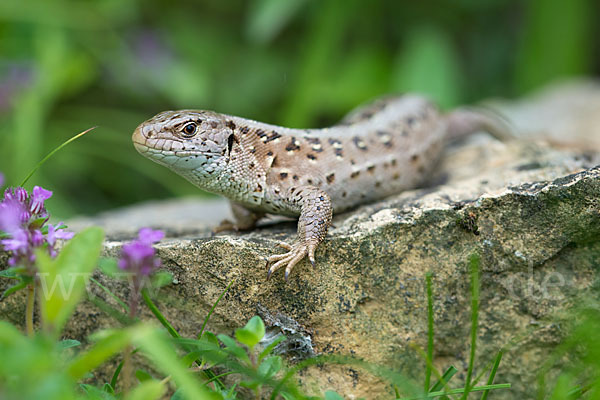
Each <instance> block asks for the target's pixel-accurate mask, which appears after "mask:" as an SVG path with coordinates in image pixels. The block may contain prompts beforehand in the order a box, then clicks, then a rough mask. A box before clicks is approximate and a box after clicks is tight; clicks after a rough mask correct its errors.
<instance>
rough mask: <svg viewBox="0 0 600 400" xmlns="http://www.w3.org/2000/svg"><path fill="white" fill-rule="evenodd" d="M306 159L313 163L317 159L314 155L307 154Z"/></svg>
mask: <svg viewBox="0 0 600 400" xmlns="http://www.w3.org/2000/svg"><path fill="white" fill-rule="evenodd" d="M306 158H308V159H309V160H313V161H314V160H316V159H317V157H316V156H315V155H314V154H307V155H306Z"/></svg>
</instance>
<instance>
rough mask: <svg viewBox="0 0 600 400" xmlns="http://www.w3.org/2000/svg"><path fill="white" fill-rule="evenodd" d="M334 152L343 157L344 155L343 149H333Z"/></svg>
mask: <svg viewBox="0 0 600 400" xmlns="http://www.w3.org/2000/svg"><path fill="white" fill-rule="evenodd" d="M333 152H334V153H335V155H336V156H338V157H343V156H344V153H343V151H342V149H333Z"/></svg>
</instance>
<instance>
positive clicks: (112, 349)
mask: <svg viewBox="0 0 600 400" xmlns="http://www.w3.org/2000/svg"><path fill="white" fill-rule="evenodd" d="M134 329H140V328H139V327H136V328H129V329H120V330H109V331H100V332H98V333H95V334H94V335H92V339H98V342H97V343H95V344H94V345H93V346H92V347H91V348H90V349H89V350H88V351H86V352H84V353H81V354H79V355H78V356H77V357H75V358H74V359H73V360H72V361H71V362H70V363H69V364H68V365H67V372H68V374H69V375H70V376H71V377H72V378H73V379H75V380H78V379H81V378H82V377H83V376H84V375H85V374H86V373H87V372H89V371H91V370H93V369H94V368H96V367H97V366H99V365H100V364H102V363H103V362H104V361H106V360H108V359H109V358H111V357H112V356H113V355H115V354H117V353H118V352H120V351H122V350H123V349H124V348H125V347H127V346H128V345H129V344H130V342H131V337H132V335H133V333H134V332H135V330H134Z"/></svg>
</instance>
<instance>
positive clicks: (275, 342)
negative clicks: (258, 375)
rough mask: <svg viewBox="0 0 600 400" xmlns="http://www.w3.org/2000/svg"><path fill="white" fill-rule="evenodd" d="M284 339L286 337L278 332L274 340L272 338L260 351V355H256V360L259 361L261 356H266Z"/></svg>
mask: <svg viewBox="0 0 600 400" xmlns="http://www.w3.org/2000/svg"><path fill="white" fill-rule="evenodd" d="M285 339H286V337H285V336H284V335H281V334H280V335H279V336H277V337H276V338H275V340H273V341H272V342H271V343H270V344H269V345H268V346H267V347H265V349H264V350H263V351H261V353H260V355H259V356H258V361H261V360H262V359H263V358H265V357H266V356H268V355H269V354H270V353H271V352H272V351H273V349H274V348H275V347H277V345H278V344H279V343H281V342H283V341H284V340H285Z"/></svg>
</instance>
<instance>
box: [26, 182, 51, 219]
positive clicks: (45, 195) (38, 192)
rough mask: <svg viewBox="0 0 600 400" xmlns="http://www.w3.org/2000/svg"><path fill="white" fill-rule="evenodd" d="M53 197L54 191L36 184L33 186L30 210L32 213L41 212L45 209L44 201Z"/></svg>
mask: <svg viewBox="0 0 600 400" xmlns="http://www.w3.org/2000/svg"><path fill="white" fill-rule="evenodd" d="M50 197H52V192H51V191H49V190H46V189H44V188H42V187H41V186H35V187H34V188H33V194H32V195H31V206H30V211H31V213H32V214H39V213H41V212H42V210H44V201H46V200H48V199H49V198H50Z"/></svg>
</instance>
